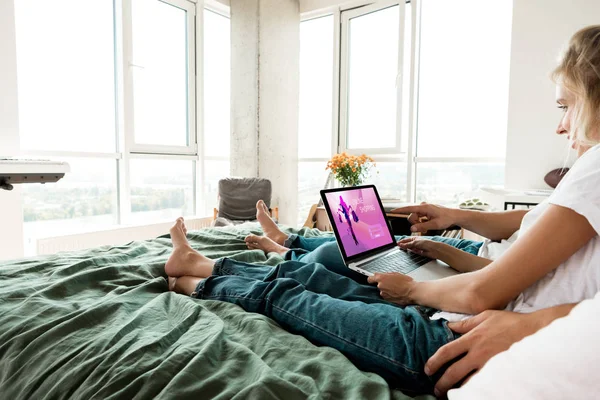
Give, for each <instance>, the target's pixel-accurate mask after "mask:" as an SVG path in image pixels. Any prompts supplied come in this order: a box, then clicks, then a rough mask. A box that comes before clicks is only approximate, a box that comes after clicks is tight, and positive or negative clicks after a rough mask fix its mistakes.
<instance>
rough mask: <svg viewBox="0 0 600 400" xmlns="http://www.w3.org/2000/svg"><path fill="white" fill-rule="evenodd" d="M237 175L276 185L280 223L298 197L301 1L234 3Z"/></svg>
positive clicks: (290, 216)
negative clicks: (259, 179) (261, 179)
mask: <svg viewBox="0 0 600 400" xmlns="http://www.w3.org/2000/svg"><path fill="white" fill-rule="evenodd" d="M231 63H232V75H231V101H232V113H231V118H232V121H231V122H232V123H231V126H232V137H231V172H232V175H234V176H248V177H252V176H258V177H261V178H267V179H270V180H271V182H272V184H273V198H272V203H273V205H274V206H277V207H279V210H280V214H279V216H280V221H281V222H282V223H284V224H288V225H295V223H296V218H297V192H298V187H297V186H298V103H299V81H300V80H299V75H300V73H299V66H300V7H299V2H298V0H231Z"/></svg>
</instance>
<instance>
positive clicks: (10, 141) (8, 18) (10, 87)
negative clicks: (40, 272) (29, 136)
mask: <svg viewBox="0 0 600 400" xmlns="http://www.w3.org/2000/svg"><path fill="white" fill-rule="evenodd" d="M0 60H1V62H0V158H2V157H7V156H15V155H17V154H18V152H19V118H18V109H17V54H16V48H15V20H14V3H13V0H0ZM22 207H23V206H22V195H21V192H20V188H19V187H16V188H15V189H14V190H13V191H11V192H8V191H5V190H0V260H5V259H11V258H18V257H22V256H23V208H22Z"/></svg>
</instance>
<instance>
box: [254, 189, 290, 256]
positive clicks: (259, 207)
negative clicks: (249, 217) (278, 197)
mask: <svg viewBox="0 0 600 400" xmlns="http://www.w3.org/2000/svg"><path fill="white" fill-rule="evenodd" d="M256 219H257V220H258V222H259V223H260V226H261V228H262V230H263V232H264V233H265V236H266V237H268V238H269V239H271V240H272V241H274V242H275V243H277V244H279V245H283V243H284V242H285V240H286V239H287V238H288V235H286V234H285V233H283V232H282V231H281V230H280V229H279V227H278V226H277V224H276V223H275V221H273V220H272V219H271V215H270V213H269V208H268V207H267V205H266V204H265V202H264V201H262V200H259V201H258V202H256Z"/></svg>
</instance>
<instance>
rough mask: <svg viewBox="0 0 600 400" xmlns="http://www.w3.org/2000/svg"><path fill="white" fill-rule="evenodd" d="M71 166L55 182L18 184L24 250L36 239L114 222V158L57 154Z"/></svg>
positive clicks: (28, 250)
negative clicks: (20, 187) (21, 199)
mask: <svg viewBox="0 0 600 400" xmlns="http://www.w3.org/2000/svg"><path fill="white" fill-rule="evenodd" d="M61 159H62V160H63V161H66V162H68V163H69V165H70V166H71V171H72V172H70V173H69V174H67V175H65V177H64V178H63V179H61V180H60V181H59V182H57V183H52V184H46V185H41V184H28V185H22V192H23V217H24V225H23V230H24V236H25V253H26V254H27V255H33V254H35V250H36V239H37V238H39V237H52V236H60V235H70V234H75V233H80V232H86V231H92V230H98V229H103V228H108V227H110V226H112V225H114V224H116V223H117V208H118V206H117V201H118V198H117V162H116V160H112V159H110V158H64V157H63V158H61Z"/></svg>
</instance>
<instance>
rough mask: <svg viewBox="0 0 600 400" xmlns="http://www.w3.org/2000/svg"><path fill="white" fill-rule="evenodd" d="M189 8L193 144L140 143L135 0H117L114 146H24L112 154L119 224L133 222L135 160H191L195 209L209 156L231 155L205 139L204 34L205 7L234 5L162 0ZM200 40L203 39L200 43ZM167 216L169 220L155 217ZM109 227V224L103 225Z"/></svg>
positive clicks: (218, 9) (40, 153) (224, 11)
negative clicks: (212, 152)
mask: <svg viewBox="0 0 600 400" xmlns="http://www.w3.org/2000/svg"><path fill="white" fill-rule="evenodd" d="M158 1H161V2H163V3H165V4H168V5H171V6H174V7H177V8H179V9H182V10H184V11H185V12H186V31H187V38H186V41H187V76H186V78H187V84H188V88H187V90H188V93H187V94H188V104H187V107H188V145H187V146H165V145H147V144H140V143H135V138H134V129H133V124H134V121H133V72H132V71H133V68H134V66H133V65H132V62H131V60H132V57H131V56H132V55H133V48H132V44H133V43H132V9H131V7H132V0H113V1H112V5H113V42H114V90H115V130H114V135H115V136H114V140H115V142H114V143H115V146H114V151H110V152H88V151H69V150H61V151H44V150H30V149H25V148H23V149H22V151H21V155H22V156H25V157H27V156H31V157H43V158H61V157H70V158H83V159H112V160H114V161H115V163H116V176H115V182H116V188H117V211H116V212H117V215H116V218H115V219H116V222H115V226H123V225H133V224H132V223H131V222H132V218H131V216H132V211H131V184H130V176H131V168H130V161H131V160H136V159H163V160H184V161H191V165H190V167H191V168H192V182H191V183H192V188H193V196H194V198H193V205H192V208H193V215H198V214H199V212H202V211H203V202H204V196H203V192H202V190H203V187H204V182H205V174H204V161H209V160H212V159H215V160H216V159H219V160H221V159H223V160H229V157H205V155H204V151H203V146H202V141H203V140H202V139H203V133H204V130H203V128H204V127H203V121H204V119H203V114H204V109H203V107H204V102H203V92H204V90H203V79H204V77H203V60H204V57H203V56H204V55H203V40H204V31H203V29H204V25H203V23H202V22H203V13H204V9H207V10H210V11H213V12H215V13H217V14H220V15H221V16H224V17H226V18H230V12H229V7H226V6H224V5H222V4H220V3H218V2H216V1H212V0H205V1H204V2H198V1H196V0H158ZM196 44H197V45H196ZM152 222H163V221H152ZM99 229H102V230H105V229H106V227H102V228H99Z"/></svg>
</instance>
